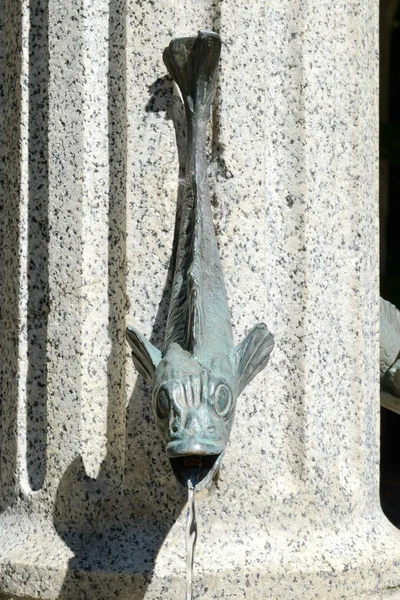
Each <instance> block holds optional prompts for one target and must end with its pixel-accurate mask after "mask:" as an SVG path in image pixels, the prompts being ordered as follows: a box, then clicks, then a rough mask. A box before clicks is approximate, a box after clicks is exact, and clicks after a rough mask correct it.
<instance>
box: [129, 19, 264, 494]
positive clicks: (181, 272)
mask: <svg viewBox="0 0 400 600" xmlns="http://www.w3.org/2000/svg"><path fill="white" fill-rule="evenodd" d="M220 50H221V41H220V38H219V36H218V35H217V34H216V33H214V32H211V31H200V32H199V34H198V36H197V38H195V37H190V38H179V39H175V40H173V41H172V42H171V43H170V45H169V47H168V48H167V49H166V50H165V51H164V62H165V64H166V66H167V68H168V71H169V72H170V74H171V76H172V77H173V79H174V81H175V82H176V84H177V85H178V87H179V88H180V91H181V94H182V98H183V103H184V106H185V113H186V120H187V161H186V192H185V199H184V202H183V207H182V213H181V217H180V225H179V239H178V244H177V249H176V256H175V271H174V279H173V284H172V292H171V300H170V306H169V311H168V318H167V325H166V334H165V339H164V343H163V347H162V349H161V351H160V350H158V349H157V348H155V347H154V346H153V345H152V344H151V343H150V342H149V341H148V340H147V339H146V338H144V337H143V336H142V335H141V334H140V333H139V332H138V331H137V330H135V329H134V328H132V327H129V328H128V329H127V339H128V342H129V344H130V346H131V348H132V357H133V361H134V363H135V366H136V368H137V369H138V371H139V372H140V373H141V374H142V375H143V376H144V377H145V379H146V380H147V381H148V382H149V383H151V384H152V385H153V406H154V413H155V416H156V420H157V424H158V427H159V430H160V432H161V434H162V436H163V438H164V440H165V444H166V451H167V455H168V456H169V458H170V459H171V464H172V467H173V470H174V472H175V474H176V476H177V478H178V480H179V481H180V482H181V483H183V484H184V485H186V482H187V481H188V478H190V477H191V475H190V473H191V470H192V469H193V465H200V466H199V469H198V473H197V475H196V477H197V480H196V484H197V488H198V489H199V488H201V487H204V486H205V485H207V484H208V483H209V481H210V480H211V478H212V477H213V475H214V474H215V472H216V470H217V469H218V467H219V465H220V463H221V460H222V456H223V453H224V450H225V448H226V445H227V443H228V439H229V434H230V431H231V427H232V423H233V418H234V413H235V408H236V399H237V397H238V395H239V394H240V393H241V391H242V390H243V388H244V387H245V386H246V385H247V383H249V381H251V379H253V377H254V376H255V375H256V374H257V373H258V372H259V371H261V370H262V369H263V368H264V367H265V366H266V364H267V362H268V359H269V355H270V353H271V351H272V348H273V344H274V342H273V336H272V335H271V333H270V332H269V331H268V329H267V327H266V325H264V324H263V323H261V324H258V325H256V326H255V327H254V328H253V329H252V330H251V331H250V333H249V334H248V335H247V336H246V338H245V339H244V340H243V342H242V343H241V344H239V345H238V346H235V344H234V340H233V333H232V325H231V318H230V311H229V306H228V300H227V295H226V290H225V284H224V277H223V271H222V266H221V260H220V256H219V251H218V245H217V241H216V238H215V232H214V224H213V216H212V210H211V202H210V193H209V188H208V180H207V165H206V129H207V123H208V120H209V117H210V111H211V106H212V99H213V94H214V89H215V81H216V75H217V69H218V63H219V56H220ZM194 457H197V459H196V460H195V459H194Z"/></svg>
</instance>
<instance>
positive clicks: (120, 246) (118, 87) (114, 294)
mask: <svg viewBox="0 0 400 600" xmlns="http://www.w3.org/2000/svg"><path fill="white" fill-rule="evenodd" d="M108 27H109V45H108V135H109V208H108V337H109V340H110V343H111V350H110V353H109V357H108V361H107V374H108V411H107V456H106V461H105V467H106V474H107V480H108V481H109V482H110V481H111V482H112V484H113V485H114V486H115V485H117V484H118V483H119V482H120V481H121V478H122V472H123V458H124V450H125V444H124V438H125V394H126V392H125V385H126V382H125V369H126V345H125V344H126V342H125V316H126V308H127V306H126V226H127V223H126V178H127V172H126V171H127V109H126V94H127V90H126V0H112V1H110V3H109V23H108Z"/></svg>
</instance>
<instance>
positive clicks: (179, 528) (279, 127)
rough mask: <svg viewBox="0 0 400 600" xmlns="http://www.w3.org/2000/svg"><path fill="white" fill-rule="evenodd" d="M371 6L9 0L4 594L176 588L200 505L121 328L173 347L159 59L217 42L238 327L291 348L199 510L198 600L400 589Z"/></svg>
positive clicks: (170, 183)
mask: <svg viewBox="0 0 400 600" xmlns="http://www.w3.org/2000/svg"><path fill="white" fill-rule="evenodd" d="M377 11H378V6H377V2H372V1H371V2H368V3H365V2H361V0H351V1H350V0H341V1H339V2H335V3H332V2H328V1H327V0H310V1H307V2H306V1H303V0H299V1H297V2H293V1H292V0H290V1H289V0H279V1H278V0H272V1H271V2H265V1H264V0H263V1H261V0H254V1H253V2H247V3H242V2H239V0H232V1H231V2H229V3H228V2H219V1H215V0H214V1H212V0H201V1H196V2H195V1H194V0H187V1H186V2H182V3H176V2H172V0H161V1H160V2H157V3H142V2H138V1H136V2H135V1H133V0H113V2H108V1H107V0H96V2H93V1H92V0H83V1H82V2H81V3H78V4H76V3H66V2H63V1H62V0H30V2H29V3H28V1H27V0H14V1H13V2H7V3H3V5H2V7H1V9H0V18H1V19H2V21H3V23H4V26H3V27H0V35H1V42H0V48H1V51H2V52H3V54H5V55H6V63H4V64H6V65H7V68H6V69H5V70H4V69H3V70H0V76H1V88H0V94H1V97H3V96H4V97H6V103H5V104H3V103H0V111H1V112H0V115H1V120H0V127H1V131H2V132H4V136H5V138H4V139H5V143H4V144H3V145H2V146H1V152H2V156H4V158H5V160H4V163H0V165H1V168H2V173H3V178H4V182H5V183H4V186H3V187H2V193H3V194H4V200H3V202H2V203H0V205H1V208H2V209H3V210H2V212H1V215H2V221H1V226H2V236H3V239H4V244H3V246H2V248H1V250H0V252H1V254H0V265H1V270H2V271H1V272H2V276H3V277H2V288H1V299H2V301H1V303H0V304H1V306H2V313H1V317H2V331H3V335H2V338H1V344H2V346H1V353H2V357H3V358H2V364H3V369H2V391H3V400H2V415H1V432H0V437H1V475H0V477H1V507H2V513H1V514H0V592H1V593H2V594H3V596H0V597H2V598H4V599H6V598H7V599H8V598H11V597H12V598H15V597H25V598H37V599H39V598H42V599H46V600H55V599H56V598H57V599H60V600H78V599H79V600H84V599H86V598H87V599H88V600H110V598H120V599H121V600H139V599H142V598H146V599H149V600H156V599H158V598H163V600H176V599H177V598H183V597H184V590H185V584H184V577H185V557H184V516H185V497H184V494H183V492H182V490H181V489H180V488H178V486H177V484H176V483H175V481H174V478H173V476H172V473H171V471H170V469H169V465H168V464H167V461H166V459H165V456H164V451H163V448H162V446H161V442H160V439H159V437H158V435H157V433H156V428H155V423H154V420H153V416H152V413H151V407H150V391H149V389H148V388H147V387H146V386H145V385H144V384H143V382H142V381H141V380H140V379H136V375H135V373H134V371H133V366H132V364H131V361H130V358H129V353H128V351H127V348H126V346H125V341H124V338H123V334H124V328H125V325H126V324H133V325H136V326H138V327H139V328H140V330H141V331H143V332H144V333H147V334H148V335H149V336H150V338H151V340H152V342H153V343H155V344H158V343H159V342H160V340H161V339H162V335H163V327H164V325H165V317H166V310H167V306H168V293H169V281H170V280H169V278H168V267H169V260H170V255H171V248H172V239H173V229H174V220H175V210H176V204H177V200H179V198H180V191H181V190H180V188H179V185H178V182H179V181H181V180H182V174H183V173H182V168H181V169H179V167H178V165H179V164H180V165H182V164H183V155H182V149H183V147H184V140H183V137H182V133H180V129H179V127H177V132H178V133H177V135H176V133H175V128H174V124H177V123H178V124H179V123H180V122H181V121H182V110H181V107H180V104H179V98H178V96H177V94H176V92H175V91H174V90H173V87H172V84H171V82H170V80H169V78H167V77H166V71H165V67H164V66H163V63H162V58H161V53H162V50H163V48H164V47H165V46H166V45H167V44H168V42H169V40H170V39H171V37H173V36H177V35H186V34H193V33H194V32H196V31H197V30H198V29H199V28H200V27H202V28H204V27H206V28H212V29H215V30H217V31H219V32H220V34H221V36H222V39H223V42H224V45H223V51H222V57H221V72H220V77H219V84H218V91H217V97H216V101H215V111H214V115H213V127H212V131H211V129H210V161H211V166H210V170H209V171H210V183H211V185H212V189H213V192H214V196H213V204H214V214H215V223H216V231H217V235H218V240H219V244H220V250H221V255H222V260H223V266H224V270H225V280H226V284H227V289H228V296H229V300H230V305H231V309H232V319H233V325H234V334H235V337H236V339H237V340H240V339H242V338H243V336H244V334H245V332H246V331H247V330H248V329H249V328H250V327H251V326H252V324H253V323H254V322H256V321H258V320H265V321H266V322H267V323H268V325H269V327H270V329H271V330H272V331H273V333H274V334H275V339H276V348H275V351H274V353H273V356H272V358H271V362H270V365H269V368H268V370H267V371H266V372H265V374H263V375H260V376H259V377H258V378H257V379H256V380H255V381H254V382H253V383H252V384H251V385H250V386H249V387H248V388H247V389H246V391H245V393H244V394H243V395H242V396H241V398H240V399H239V401H238V412H237V416H236V421H235V425H234V429H233V431H232V436H231V442H230V445H229V448H228V451H227V453H226V456H225V459H224V462H223V468H222V472H221V474H220V477H219V480H218V483H217V484H214V485H213V486H211V487H210V488H208V489H207V490H205V491H204V492H201V493H200V494H199V497H198V523H199V530H200V534H199V540H198V545H197V552H196V561H195V587H194V589H195V598H203V599H204V600H209V599H217V598H229V599H237V600H239V599H241V600H242V599H243V598H246V599H254V600H261V599H265V598H270V599H271V600H272V599H273V600H278V599H279V600H297V599H298V598H307V599H309V600H323V599H325V598H329V599H331V600H336V599H346V600H347V599H353V598H354V599H357V600H377V599H378V598H383V599H385V600H386V599H387V600H389V599H390V600H395V599H396V600H397V599H398V598H399V599H400V574H399V561H400V535H399V533H398V532H397V531H396V530H395V529H394V528H393V527H392V526H391V525H390V524H389V522H388V521H387V520H386V519H385V517H384V516H383V514H382V512H381V509H380V506H379V501H378V459H379V457H378V409H379V383H378V381H379V378H378V331H377V330H378V321H379V320H378V284H377V252H378V250H377V248H378V243H377V241H378V238H377V236H378V233H377V177H378V170H377V122H378V118H377V31H376V30H377ZM47 40H48V42H47ZM20 48H22V52H20V51H19V49H20ZM2 65H3V61H0V69H1V68H2ZM177 149H178V150H177Z"/></svg>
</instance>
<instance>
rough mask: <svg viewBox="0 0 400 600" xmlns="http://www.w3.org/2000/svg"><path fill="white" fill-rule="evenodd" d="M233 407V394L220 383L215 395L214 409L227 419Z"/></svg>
mask: <svg viewBox="0 0 400 600" xmlns="http://www.w3.org/2000/svg"><path fill="white" fill-rule="evenodd" d="M231 406H232V392H231V390H230V389H229V388H228V386H227V385H225V384H224V383H220V384H219V386H218V387H217V389H216V390H215V394H214V408H215V412H216V413H217V415H219V416H220V417H225V416H226V415H227V414H228V412H229V410H230V409H231Z"/></svg>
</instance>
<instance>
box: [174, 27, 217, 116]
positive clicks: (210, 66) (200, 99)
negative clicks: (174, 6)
mask: <svg viewBox="0 0 400 600" xmlns="http://www.w3.org/2000/svg"><path fill="white" fill-rule="evenodd" d="M220 53H221V39H220V37H219V35H218V34H217V33H215V32H213V31H207V30H201V31H199V34H198V36H197V37H196V38H195V37H188V38H178V39H176V40H172V42H171V43H170V45H169V46H168V48H166V49H165V50H164V55H163V58H164V63H165V65H166V67H167V69H168V71H169V72H170V74H171V75H172V77H173V79H174V80H175V81H176V83H177V85H178V86H179V88H180V90H181V93H182V96H183V100H184V102H185V104H187V106H188V107H189V109H190V112H191V113H193V114H196V113H199V112H201V111H206V112H207V113H208V110H209V108H210V106H211V102H212V96H213V93H214V86H215V79H216V74H217V68H218V62H219V57H220Z"/></svg>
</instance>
